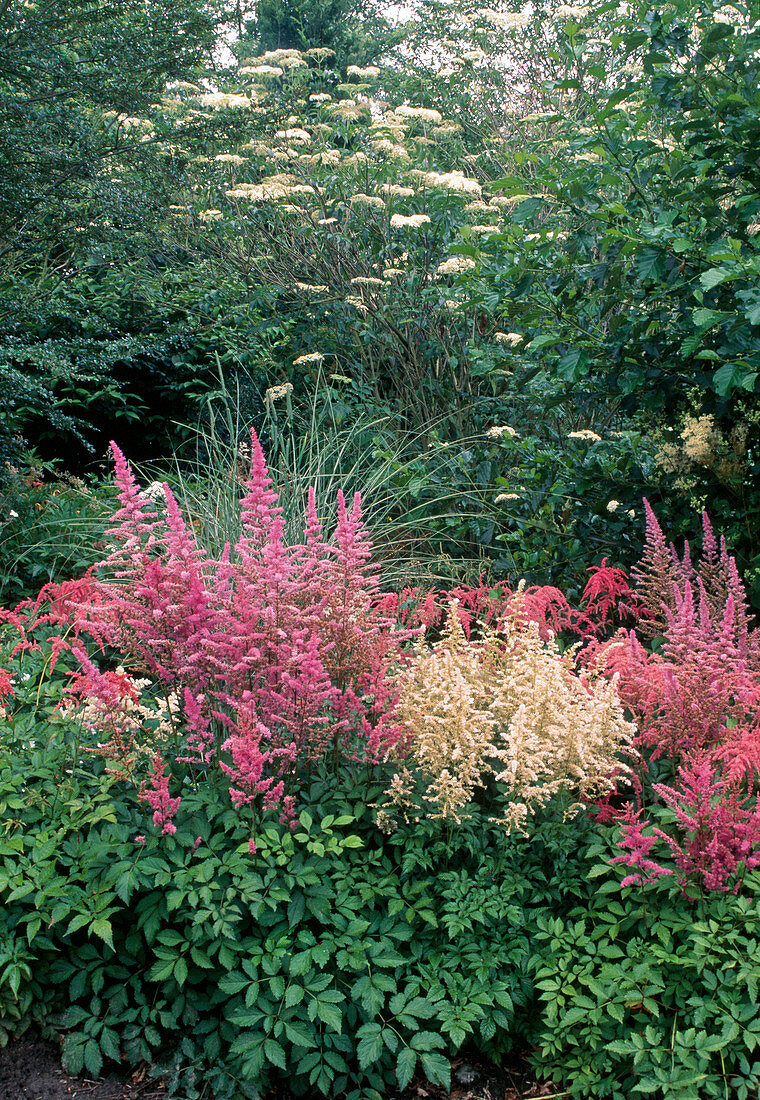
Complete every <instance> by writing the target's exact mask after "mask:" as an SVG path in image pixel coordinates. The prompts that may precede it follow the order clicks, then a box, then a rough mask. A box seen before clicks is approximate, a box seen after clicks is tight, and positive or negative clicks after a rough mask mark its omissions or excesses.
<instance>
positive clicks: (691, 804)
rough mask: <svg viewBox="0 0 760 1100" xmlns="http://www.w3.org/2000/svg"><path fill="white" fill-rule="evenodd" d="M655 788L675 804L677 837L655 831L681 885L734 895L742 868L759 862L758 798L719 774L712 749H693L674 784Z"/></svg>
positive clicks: (666, 799) (759, 821)
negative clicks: (697, 750) (707, 750)
mask: <svg viewBox="0 0 760 1100" xmlns="http://www.w3.org/2000/svg"><path fill="white" fill-rule="evenodd" d="M653 789H654V790H655V791H656V792H657V794H658V795H660V797H661V798H662V799H663V801H664V802H665V803H666V804H667V805H668V806H670V807H671V809H672V810H673V813H674V814H675V819H676V825H677V827H678V830H679V832H680V833H681V839H680V840H678V839H676V838H675V837H673V836H672V835H670V834H668V833H665V832H663V831H662V830H661V829H655V830H654V832H655V833H656V835H657V836H659V837H660V838H661V839H662V840H663V841H664V842H665V843H666V844H667V846H668V847H669V848H670V850H671V853H672V855H673V858H674V859H675V863H676V866H677V867H678V869H679V871H680V880H681V884H682V886H684V887H685V886H686V885H687V884H688V883H689V882H696V883H697V884H699V885H701V886H704V888H705V889H706V890H717V891H720V892H723V893H725V892H726V891H727V890H729V889H730V888H731V884H732V883H733V891H734V893H736V892H737V891H738V889H739V886H740V885H741V883H740V879H739V871H740V869H741V868H743V869H744V870H750V869H751V868H752V867H757V866H758V864H760V849H758V845H759V844H760V796H754V797H753V796H751V795H747V794H742V793H741V790H740V789H739V787H738V786H737V784H736V783H734V782H731V781H730V780H726V779H723V778H721V777H720V775H719V773H718V772H717V771H716V768H715V763H714V761H713V759H712V756H711V754H710V753H708V752H699V753H695V754H694V756H693V757H692V758H691V759H690V760H688V761H687V762H686V763H685V764H683V765H681V767H679V769H678V783H677V785H676V786H675V787H671V786H668V785H667V784H664V783H655V784H654V787H653Z"/></svg>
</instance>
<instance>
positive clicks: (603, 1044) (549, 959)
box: [533, 845, 760, 1100]
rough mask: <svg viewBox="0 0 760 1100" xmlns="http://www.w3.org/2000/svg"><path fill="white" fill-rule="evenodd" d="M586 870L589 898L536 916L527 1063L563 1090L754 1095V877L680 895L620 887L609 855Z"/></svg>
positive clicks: (618, 1095) (759, 1030) (757, 927)
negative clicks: (533, 1015) (531, 1050)
mask: <svg viewBox="0 0 760 1100" xmlns="http://www.w3.org/2000/svg"><path fill="white" fill-rule="evenodd" d="M594 851H595V852H596V854H597V856H599V855H602V854H603V853H604V855H607V854H608V853H607V851H606V850H605V849H604V848H603V847H602V846H601V845H599V846H597V847H596V848H595V849H591V850H590V854H592V853H593V852H594ZM591 875H592V877H593V880H594V885H595V887H596V889H595V894H594V898H593V899H592V901H591V902H590V904H588V905H585V906H583V907H582V908H580V907H579V908H577V909H575V910H573V911H572V912H571V913H570V914H569V916H568V917H567V918H566V919H557V918H549V919H542V920H541V921H540V925H541V927H540V930H539V931H538V933H537V936H536V943H537V945H538V958H537V960H536V963H537V969H536V983H535V984H536V989H537V990H538V991H539V998H540V1003H541V1024H540V1029H539V1032H538V1034H537V1048H536V1052H535V1055H534V1058H533V1064H534V1066H535V1068H536V1069H537V1071H538V1072H539V1073H541V1074H542V1075H545V1076H546V1077H549V1078H551V1079H553V1080H554V1081H555V1082H561V1085H562V1087H563V1088H564V1089H566V1090H567V1094H568V1095H569V1096H573V1097H607V1096H608V1097H613V1098H614V1100H623V1098H624V1097H626V1096H641V1095H655V1096H657V1097H662V1098H663V1100H671V1098H672V1100H676V1098H677V1097H678V1098H684V1100H701V1098H703V1097H713V1096H714V1097H724V1096H732V1097H733V1096H735V1097H737V1098H738V1100H746V1098H748V1097H750V1096H752V1095H754V1092H755V1090H756V1089H757V1087H758V1084H760V1056H758V1048H759V1047H760V1023H758V1009H757V1004H758V982H760V965H758V961H757V942H758V935H760V922H759V921H758V915H757V900H756V890H757V885H758V883H757V879H756V878H752V880H751V881H750V880H748V881H747V882H746V884H745V886H746V888H747V890H748V892H749V896H738V897H737V896H734V895H732V894H728V895H717V894H712V895H709V896H708V897H705V898H702V899H701V900H699V901H696V902H688V901H687V900H686V899H685V898H684V897H683V895H682V894H681V893H680V892H679V891H678V888H677V887H675V886H673V885H670V886H664V885H662V881H663V880H660V883H658V884H657V885H654V886H653V885H650V886H647V887H645V888H644V889H643V892H642V888H641V887H627V888H625V889H622V890H621V889H620V884H619V877H618V876H616V875H614V874H611V873H610V868H609V865H608V864H598V865H597V866H595V867H594V868H592V870H591Z"/></svg>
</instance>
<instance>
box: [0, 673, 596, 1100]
mask: <svg viewBox="0 0 760 1100" xmlns="http://www.w3.org/2000/svg"><path fill="white" fill-rule="evenodd" d="M24 660H25V661H26V662H27V663H28V661H29V657H28V655H27V656H26V657H25V658H24ZM30 673H31V669H30ZM25 683H26V684H28V687H26V686H25V685H22V684H19V685H18V688H19V696H20V698H17V699H16V701H15V703H14V704H13V706H12V707H11V708H10V719H9V722H8V724H7V725H6V729H5V731H4V736H3V741H2V748H1V749H0V803H1V804H2V806H3V812H4V815H5V822H6V824H5V827H4V832H3V837H2V839H0V859H1V867H2V870H0V892H1V893H2V895H3V901H4V905H3V910H2V918H0V920H2V926H3V936H4V940H3V942H4V943H5V944H6V947H5V948H4V950H5V957H7V959H8V960H9V961H8V962H7V964H6V969H5V972H4V974H5V977H4V984H3V987H2V988H3V991H4V997H5V999H4V1002H3V1004H4V1005H5V1007H4V1009H3V1012H4V1017H5V1026H6V1029H14V1028H15V1027H17V1026H18V1019H19V1018H23V1017H24V1016H28V1015H29V1014H36V1015H37V1017H42V1016H48V1017H49V1014H50V1012H51V1011H53V1010H55V1011H58V1012H61V1013H62V1015H61V1017H60V1022H59V1027H61V1028H63V1029H64V1030H65V1031H66V1038H65V1042H64V1059H65V1062H66V1065H67V1066H68V1068H69V1069H70V1070H72V1071H78V1070H80V1069H82V1068H83V1067H84V1068H86V1069H87V1070H88V1072H90V1073H92V1074H95V1075H97V1074H98V1073H99V1072H100V1070H101V1067H102V1065H103V1064H104V1062H105V1061H107V1060H109V1059H111V1060H117V1059H120V1058H121V1057H125V1058H126V1059H127V1060H129V1061H131V1062H132V1063H136V1062H137V1061H139V1060H141V1059H146V1060H149V1061H156V1062H157V1064H158V1065H159V1067H162V1068H163V1069H168V1070H169V1072H170V1074H171V1080H172V1082H173V1084H172V1089H173V1094H175V1095H181V1096H183V1097H186V1098H191V1097H194V1096H199V1095H200V1083H201V1081H206V1082H208V1083H209V1087H210V1088H211V1089H212V1095H214V1096H218V1097H225V1096H226V1097H233V1096H238V1095H241V1091H240V1090H242V1095H254V1094H256V1093H257V1092H258V1091H259V1090H260V1089H261V1088H263V1087H264V1086H265V1085H266V1084H267V1083H272V1084H274V1083H275V1082H277V1081H284V1080H285V1079H286V1077H285V1075H286V1074H287V1080H288V1082H289V1085H290V1087H291V1088H293V1089H294V1091H295V1092H296V1093H297V1094H313V1093H314V1092H317V1093H321V1094H325V1095H333V1094H344V1093H347V1094H348V1095H353V1096H357V1097H358V1096H360V1095H361V1096H368V1097H370V1096H374V1097H378V1098H379V1097H381V1096H382V1095H384V1094H385V1092H386V1091H387V1090H388V1088H389V1087H392V1086H394V1085H398V1086H399V1087H403V1086H405V1085H406V1084H407V1083H408V1082H409V1080H410V1078H411V1076H412V1074H413V1073H414V1072H420V1073H422V1074H423V1075H424V1076H426V1077H427V1078H428V1079H429V1080H431V1081H434V1082H438V1083H441V1084H445V1085H447V1084H448V1076H449V1056H450V1054H451V1053H453V1052H454V1051H455V1050H456V1049H457V1048H458V1047H460V1046H461V1045H462V1043H463V1042H465V1041H466V1040H468V1039H473V1038H474V1039H475V1040H476V1041H477V1042H479V1043H482V1044H483V1046H484V1049H487V1050H489V1051H491V1052H493V1053H494V1054H498V1052H499V1051H501V1050H505V1049H507V1048H508V1047H509V1046H510V1045H511V1042H512V1038H511V1032H512V1030H513V1028H514V1027H515V1012H516V1011H517V1009H518V1007H519V1006H520V1005H524V1004H525V1003H526V1000H527V998H528V996H529V993H530V985H529V980H528V966H529V956H530V948H529V943H530V938H531V936H532V929H533V927H534V924H535V915H536V912H539V911H540V912H544V913H547V914H548V912H549V908H548V906H547V902H548V901H551V904H552V910H556V909H557V906H558V905H559V909H560V910H561V909H562V902H561V897H562V895H563V893H564V891H565V890H567V889H569V888H570V887H569V883H570V882H571V881H573V880H574V881H575V882H576V883H577V884H578V885H580V884H581V883H582V881H583V871H582V868H580V867H578V868H576V869H575V870H574V874H573V875H572V876H571V877H568V879H567V880H566V881H565V883H564V884H563V885H561V886H560V885H559V884H558V883H556V881H553V880H552V870H551V868H552V864H553V862H554V861H559V863H560V864H563V863H564V865H565V866H566V867H572V866H573V859H572V857H571V855H570V853H569V851H568V850H567V848H565V847H563V843H562V840H561V838H560V837H559V836H558V834H557V828H556V826H552V825H551V824H547V826H546V828H545V830H544V833H543V834H541V833H540V832H539V835H538V837H537V838H535V839H534V840H533V841H532V842H531V843H528V842H527V841H525V842H523V843H522V845H517V847H516V849H515V850H514V851H505V850H504V847H503V841H502V838H501V837H500V835H499V832H498V830H494V829H490V830H489V829H488V827H487V826H486V824H485V822H476V823H475V824H474V825H473V826H471V827H470V828H469V830H468V832H466V833H463V835H462V836H460V837H457V838H451V837H446V836H444V835H443V834H442V832H441V830H440V828H435V827H433V828H432V829H431V827H430V826H426V825H421V826H420V827H419V829H418V830H413V831H411V832H410V833H408V834H406V835H402V834H397V835H396V836H395V837H394V838H392V840H391V842H385V841H383V839H382V837H381V835H380V834H379V833H378V832H377V830H376V828H375V826H374V825H373V823H372V814H371V812H370V811H369V810H368V808H367V804H368V803H369V802H371V801H373V800H374V799H376V798H377V797H378V795H379V794H380V792H381V790H382V787H381V786H373V785H371V784H370V785H368V784H367V782H366V780H362V781H356V780H354V781H353V782H352V781H351V780H350V779H349V777H345V780H344V782H343V784H342V787H341V790H340V791H339V792H336V791H335V787H334V783H333V782H332V781H330V780H327V779H326V780H324V781H321V780H319V779H317V780H315V781H313V783H312V787H311V790H310V795H309V804H310V806H311V807H313V808H311V809H310V810H308V811H307V810H304V811H302V812H301V814H300V816H299V818H298V821H297V823H296V827H295V831H294V832H290V831H289V830H288V829H286V828H284V827H282V826H275V825H266V826H265V827H264V828H263V829H262V830H261V833H260V834H259V835H258V836H257V837H256V842H257V845H258V850H257V851H256V853H255V855H253V856H252V855H251V854H250V853H249V850H248V841H247V830H246V827H245V825H244V824H243V823H241V821H240V817H239V815H238V814H237V813H236V812H234V811H232V810H231V809H229V808H227V806H226V805H225V802H226V799H225V798H224V796H223V794H222V792H221V791H218V790H217V791H214V790H213V789H210V787H209V785H208V784H207V785H205V786H204V787H202V788H200V789H198V790H193V789H192V788H191V787H190V786H188V785H186V786H185V788H184V789H183V795H182V797H183V809H184V814H183V819H182V822H181V824H180V826H179V828H178V831H177V833H176V834H175V836H173V837H171V838H159V837H157V836H156V835H154V834H152V833H151V832H150V829H146V832H148V833H149V834H150V835H149V836H148V837H147V839H145V840H144V841H143V842H142V843H141V842H140V841H139V839H138V840H136V838H135V834H136V832H137V830H139V829H144V828H145V826H144V825H143V824H142V820H143V814H142V811H141V809H140V807H139V804H138V801H137V798H136V793H135V792H134V791H132V792H130V791H125V790H124V789H122V787H121V784H120V783H119V782H118V781H116V780H115V779H114V778H113V777H112V776H109V775H108V774H106V773H104V772H103V770H102V766H101V765H100V764H99V763H96V762H95V761H94V758H92V757H90V756H85V757H84V762H83V763H79V764H76V763H75V761H76V760H77V759H79V760H81V755H80V754H81V742H80V741H79V736H78V733H77V731H76V730H75V729H74V728H73V727H72V726H71V725H70V723H68V724H67V722H66V721H63V720H61V718H60V716H55V715H54V714H53V715H51V717H50V722H51V724H52V725H49V726H48V727H47V730H48V733H47V734H46V729H45V726H44V725H40V726H39V727H38V730H37V733H36V737H35V744H34V747H33V749H32V750H31V751H30V750H29V749H28V748H26V747H25V744H26V742H27V738H28V728H29V719H30V716H31V714H32V708H31V707H30V705H29V704H30V703H31V702H32V700H33V698H34V696H35V692H36V690H37V683H36V675H31V674H30V679H29V681H26V682H25ZM43 699H44V697H43ZM25 700H26V701H25ZM53 730H54V736H50V732H52V731H53ZM22 759H23V761H24V766H23V771H22V769H21V767H20V766H19V765H20V763H21V760H22ZM72 765H74V766H73V767H72ZM22 775H23V778H22ZM22 787H23V797H22ZM518 849H519V850H518ZM526 860H527V861H528V863H529V864H530V866H531V867H532V870H533V874H532V875H531V877H530V879H529V880H526V878H525V876H524V873H523V872H524V868H525V863H526ZM496 876H497V877H496ZM536 907H538V908H536ZM32 963H33V964H34V965H32ZM43 986H44V987H45V990H46V992H45V993H44V995H43V992H42V991H43ZM236 1090H238V1091H236Z"/></svg>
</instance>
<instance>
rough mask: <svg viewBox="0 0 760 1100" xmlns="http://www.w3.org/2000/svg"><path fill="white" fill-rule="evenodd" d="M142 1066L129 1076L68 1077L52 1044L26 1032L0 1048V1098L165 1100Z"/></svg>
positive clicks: (57, 1051) (161, 1091)
mask: <svg viewBox="0 0 760 1100" xmlns="http://www.w3.org/2000/svg"><path fill="white" fill-rule="evenodd" d="M165 1097H166V1090H165V1089H163V1088H161V1087H160V1085H159V1083H158V1082H156V1081H155V1080H154V1079H152V1078H150V1077H148V1075H147V1072H146V1070H145V1067H141V1068H139V1069H138V1070H137V1071H136V1072H135V1073H132V1074H131V1075H130V1077H128V1078H126V1079H125V1078H123V1077H122V1078H120V1077H117V1076H115V1075H113V1076H109V1077H105V1078H103V1079H101V1080H100V1081H92V1080H89V1079H88V1078H86V1077H69V1076H68V1074H66V1073H64V1071H63V1070H62V1069H61V1054H60V1051H59V1049H58V1047H57V1046H56V1045H55V1043H51V1042H48V1041H47V1040H45V1039H41V1038H40V1037H39V1036H38V1035H34V1034H33V1033H31V1032H27V1033H26V1034H25V1035H24V1036H22V1038H20V1039H16V1040H15V1041H14V1042H11V1043H9V1044H8V1046H7V1047H6V1048H5V1049H4V1050H0V1100H164V1098H165Z"/></svg>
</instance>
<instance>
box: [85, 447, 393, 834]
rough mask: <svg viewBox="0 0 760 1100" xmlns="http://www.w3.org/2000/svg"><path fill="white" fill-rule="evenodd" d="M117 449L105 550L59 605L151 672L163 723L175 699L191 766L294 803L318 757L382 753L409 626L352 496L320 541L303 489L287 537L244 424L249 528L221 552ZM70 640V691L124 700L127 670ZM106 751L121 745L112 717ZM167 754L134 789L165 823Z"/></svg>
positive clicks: (265, 806)
mask: <svg viewBox="0 0 760 1100" xmlns="http://www.w3.org/2000/svg"><path fill="white" fill-rule="evenodd" d="M112 450H113V454H114V462H115V477H116V482H117V485H118V488H119V502H120V507H119V510H118V511H117V512H116V514H115V516H114V517H113V522H112V524H111V527H110V528H109V530H108V533H107V534H108V539H109V540H110V553H109V555H108V557H107V558H106V559H105V560H104V561H103V562H101V563H100V564H99V566H98V567H97V569H96V571H95V572H94V574H93V577H92V578H91V579H90V582H89V586H88V587H85V588H83V589H82V590H81V592H79V593H78V595H80V596H81V597H82V598H80V599H78V600H77V599H73V600H71V601H70V602H69V603H68V605H67V612H68V613H70V614H71V615H72V616H73V619H74V621H75V623H76V635H77V636H78V637H79V638H80V639H87V638H89V639H90V641H91V642H94V643H96V644H97V645H99V646H100V647H101V648H102V649H103V650H104V652H105V651H107V650H113V651H115V652H116V653H117V654H118V656H119V660H120V661H121V662H122V664H123V666H124V667H125V669H126V670H127V673H129V674H130V675H132V674H135V675H140V676H145V677H149V678H150V681H151V687H152V690H153V691H154V692H155V693H156V694H158V695H163V696H164V697H165V699H166V701H167V702H166V706H165V709H166V710H167V711H168V714H169V716H170V718H172V720H173V719H174V715H175V712H176V722H175V723H174V724H173V733H174V748H173V755H174V759H176V760H177V761H178V762H180V763H184V764H186V765H188V766H190V767H191V768H192V769H193V771H194V773H195V774H196V775H199V774H201V773H203V772H204V770H207V769H208V768H210V767H212V766H214V765H215V764H216V763H218V765H219V766H220V768H221V770H222V771H223V773H224V774H225V775H226V776H227V777H228V780H229V786H230V793H231V797H232V799H233V802H234V803H235V804H236V805H237V806H240V807H249V808H250V809H251V811H253V812H266V811H268V810H275V809H279V811H280V813H284V814H285V816H288V815H290V814H291V813H292V809H293V795H294V792H295V790H296V788H297V785H298V781H299V777H301V776H302V775H303V774H304V772H306V771H308V770H309V769H310V768H311V767H313V765H314V763H315V762H317V761H321V760H325V759H327V760H328V761H329V762H330V763H331V765H332V766H333V767H334V768H335V769H337V768H338V767H339V766H340V764H341V763H342V762H343V761H345V760H354V761H356V760H359V761H363V762H367V761H368V762H374V761H377V760H379V759H380V758H382V757H383V756H384V755H386V754H387V753H388V751H389V750H390V749H391V748H392V747H393V745H394V744H395V743H396V741H397V740H398V738H399V736H400V733H401V729H400V727H399V725H398V723H397V722H396V721H395V718H394V693H395V688H394V685H393V681H392V679H391V677H390V670H391V668H392V666H393V665H394V663H395V662H396V660H397V658H398V653H399V650H400V646H401V643H402V641H403V640H404V639H405V638H407V637H408V632H404V631H402V630H399V629H398V628H397V627H396V624H395V622H394V620H393V619H391V618H390V617H389V616H388V615H387V614H386V613H385V612H384V611H383V610H382V608H381V607H380V606H379V605H378V599H377V596H378V582H377V578H376V576H375V575H374V573H373V571H372V569H371V567H370V564H369V559H370V554H371V547H370V544H369V540H368V538H367V536H366V534H365V532H364V530H363V528H362V522H361V502H360V498H359V496H358V495H357V496H356V497H355V499H354V501H353V503H352V506H351V508H349V507H348V506H347V505H346V502H345V500H344V499H343V497H342V495H341V494H339V499H338V518H337V525H336V529H335V532H334V534H333V537H332V538H330V539H328V538H326V537H325V536H324V534H323V531H322V527H321V524H320V521H319V519H318V515H317V502H316V499H315V497H314V493H313V492H311V493H310V494H309V500H308V508H307V515H306V517H305V537H304V541H303V543H302V544H299V545H295V546H288V545H286V544H285V541H284V537H283V525H282V512H281V509H280V507H279V506H278V503H277V495H276V493H275V492H274V489H273V488H272V481H271V479H270V477H269V474H268V471H267V467H266V462H265V459H264V454H263V452H262V449H261V447H260V445H259V441H258V439H257V438H256V435H255V433H252V439H251V453H252V463H251V471H250V475H249V477H248V479H247V481H246V483H245V485H244V495H243V498H242V504H241V512H242V515H241V519H242V534H241V536H240V539H239V541H238V543H237V545H236V546H235V547H234V548H230V547H229V546H226V547H225V549H224V552H223V553H222V555H221V556H220V557H219V558H218V559H215V558H212V557H209V556H208V555H207V554H206V553H205V552H204V551H203V550H202V548H201V547H200V546H199V544H198V542H197V541H196V539H195V537H194V534H193V532H192V530H191V529H190V528H189V527H188V525H187V524H186V523H185V521H184V519H183V517H182V514H181V512H180V509H179V507H178V505H177V502H176V501H175V499H174V497H173V495H172V493H171V491H170V490H169V488H168V486H164V502H163V506H160V507H156V506H154V505H153V504H152V503H151V502H150V501H149V500H148V499H147V497H146V496H144V495H143V494H142V493H141V491H140V488H139V486H138V484H137V482H136V481H135V478H134V475H133V473H132V471H131V469H130V467H129V464H128V463H127V462H126V460H125V459H124V456H123V455H122V454H121V452H120V450H119V449H118V447H117V446H116V445H115V444H112ZM73 652H74V654H75V656H77V657H78V658H79V661H80V672H79V674H78V675H77V677H76V678H75V680H74V683H73V684H72V688H71V695H72V696H74V697H76V698H77V699H78V700H80V701H81V702H83V703H84V704H85V705H86V706H88V707H89V711H88V713H89V715H90V718H92V716H93V715H95V714H97V713H100V712H102V711H103V709H104V708H107V707H108V706H112V707H116V709H117V710H118V711H119V713H121V712H122V711H123V710H124V709H125V698H127V697H128V696H129V691H130V690H131V689H130V688H129V685H126V686H125V684H126V681H123V678H121V679H120V678H118V677H117V678H114V675H113V674H111V673H107V672H102V671H101V670H100V669H98V668H97V667H96V665H95V664H94V663H93V661H92V660H91V659H90V657H88V656H87V654H86V653H85V651H84V649H83V648H81V645H78V646H75V647H74V649H73ZM132 682H133V681H131V680H130V683H132ZM112 696H113V698H112ZM130 701H131V703H132V704H133V703H134V700H130ZM96 704H97V705H96ZM123 740H124V742H125V751H127V750H130V751H131V748H132V743H131V741H129V739H128V738H124V739H123ZM127 742H128V743H127ZM103 749H104V752H106V753H107V752H114V751H115V749H118V744H117V740H116V739H115V738H114V736H113V730H112V729H110V730H109V731H108V736H107V738H106V740H105V742H104V743H103ZM167 751H168V746H167V743H166V739H164V740H163V742H162V744H161V752H162V754H163V755H162V756H161V759H160V761H157V762H156V763H155V769H154V773H153V778H152V780H151V784H152V785H151V787H150V788H143V791H142V794H141V797H143V798H145V799H146V800H147V801H149V802H150V805H151V806H153V802H154V801H156V800H157V799H159V800H161V799H162V800H163V801H161V804H160V805H158V806H157V808H156V807H154V810H155V813H156V814H159V816H161V815H163V816H161V822H160V824H161V826H162V829H163V831H164V832H170V831H171V829H170V828H169V825H170V824H171V822H172V818H173V816H174V813H176V807H174V808H173V809H172V806H173V801H171V800H169V797H168V793H167V790H168V788H166V782H168V779H167V775H168V773H166V772H164V770H163V769H164V767H165V766H167V767H168V766H170V763H171V762H170V761H169V760H168V759H167ZM151 800H152V801H151Z"/></svg>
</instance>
